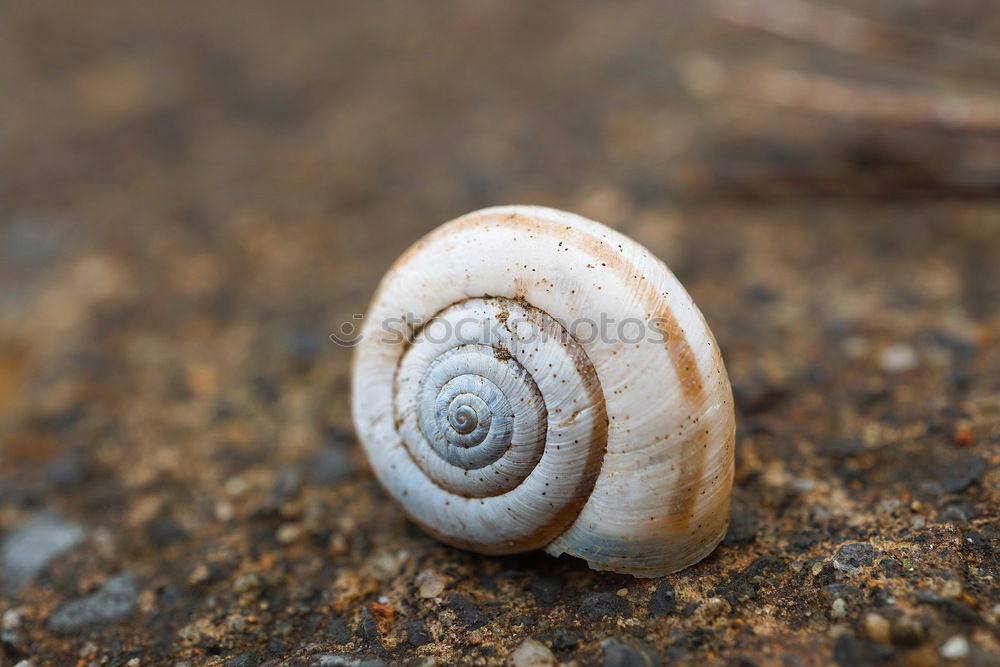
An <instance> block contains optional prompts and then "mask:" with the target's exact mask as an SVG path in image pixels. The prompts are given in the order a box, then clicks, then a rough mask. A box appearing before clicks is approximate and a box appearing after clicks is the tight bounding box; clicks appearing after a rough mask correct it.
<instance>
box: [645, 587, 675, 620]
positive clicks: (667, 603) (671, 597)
mask: <svg viewBox="0 0 1000 667" xmlns="http://www.w3.org/2000/svg"><path fill="white" fill-rule="evenodd" d="M676 608H677V593H675V592H674V586H673V584H671V583H670V580H669V579H664V580H663V581H661V582H660V583H659V584H657V585H656V590H655V591H653V595H652V597H650V599H649V613H650V614H651V615H653V616H668V615H669V614H672V613H673V611H674V609H676Z"/></svg>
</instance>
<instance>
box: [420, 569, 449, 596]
mask: <svg viewBox="0 0 1000 667" xmlns="http://www.w3.org/2000/svg"><path fill="white" fill-rule="evenodd" d="M446 583H447V582H446V581H445V579H444V577H442V576H441V575H440V574H438V573H437V572H435V571H434V570H424V571H423V572H421V573H420V574H418V575H417V579H416V584H417V595H419V596H420V597H422V598H425V599H426V598H436V597H438V596H439V595H441V594H442V593H444V588H445V584H446Z"/></svg>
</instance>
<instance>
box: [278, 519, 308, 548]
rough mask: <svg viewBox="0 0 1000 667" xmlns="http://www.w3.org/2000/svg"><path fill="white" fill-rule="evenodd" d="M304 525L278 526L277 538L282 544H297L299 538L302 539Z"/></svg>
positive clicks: (288, 524)
mask: <svg viewBox="0 0 1000 667" xmlns="http://www.w3.org/2000/svg"><path fill="white" fill-rule="evenodd" d="M303 532H304V531H303V530H302V525H301V524H298V523H283V524H281V525H280V526H278V532H277V534H276V535H275V538H276V539H277V540H278V542H280V543H281V544H291V543H292V542H297V541H298V540H299V538H301V537H302V533H303Z"/></svg>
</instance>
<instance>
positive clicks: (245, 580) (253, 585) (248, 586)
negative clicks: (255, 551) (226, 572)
mask: <svg viewBox="0 0 1000 667" xmlns="http://www.w3.org/2000/svg"><path fill="white" fill-rule="evenodd" d="M258 588H260V577H258V576H257V575H256V574H254V573H253V572H250V573H247V574H244V575H242V576H241V577H240V578H239V579H237V580H236V582H235V583H234V584H233V590H235V591H236V592H237V593H249V592H250V591H255V590H257V589H258Z"/></svg>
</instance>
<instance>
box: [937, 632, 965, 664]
mask: <svg viewBox="0 0 1000 667" xmlns="http://www.w3.org/2000/svg"><path fill="white" fill-rule="evenodd" d="M939 652H940V653H941V657H942V658H944V659H945V660H962V659H963V658H966V657H968V655H969V640H968V639H966V638H965V637H963V636H962V635H955V636H954V637H952V638H951V639H949V640H948V641H946V642H945V643H944V644H942V645H941V648H940V649H939Z"/></svg>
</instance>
